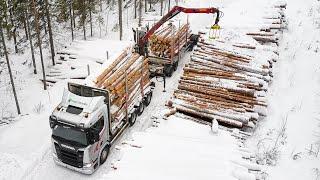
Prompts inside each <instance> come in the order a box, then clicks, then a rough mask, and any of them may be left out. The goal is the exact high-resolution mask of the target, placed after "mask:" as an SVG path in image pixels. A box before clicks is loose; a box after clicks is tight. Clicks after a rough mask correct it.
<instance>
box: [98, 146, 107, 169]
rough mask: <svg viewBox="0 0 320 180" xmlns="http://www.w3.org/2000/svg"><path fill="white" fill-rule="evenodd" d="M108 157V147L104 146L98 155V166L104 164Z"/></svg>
mask: <svg viewBox="0 0 320 180" xmlns="http://www.w3.org/2000/svg"><path fill="white" fill-rule="evenodd" d="M108 155H109V146H108V145H107V146H105V147H104V148H103V150H102V151H101V154H100V165H101V164H103V163H105V162H106V160H107V157H108Z"/></svg>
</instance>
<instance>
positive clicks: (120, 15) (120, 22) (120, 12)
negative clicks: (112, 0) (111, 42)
mask: <svg viewBox="0 0 320 180" xmlns="http://www.w3.org/2000/svg"><path fill="white" fill-rule="evenodd" d="M118 5H119V33H120V34H119V36H120V40H122V0H119V3H118Z"/></svg>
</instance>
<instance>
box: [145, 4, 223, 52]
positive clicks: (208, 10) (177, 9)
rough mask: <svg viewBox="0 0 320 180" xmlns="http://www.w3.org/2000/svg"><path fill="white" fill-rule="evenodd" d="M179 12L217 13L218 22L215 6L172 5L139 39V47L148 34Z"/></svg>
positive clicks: (216, 22) (217, 11) (147, 37)
mask: <svg viewBox="0 0 320 180" xmlns="http://www.w3.org/2000/svg"><path fill="white" fill-rule="evenodd" d="M180 12H184V13H187V14H189V13H204V14H214V13H217V17H216V20H215V24H218V22H219V14H220V11H219V9H217V8H213V7H212V8H184V7H180V6H174V7H173V8H172V9H171V10H170V11H169V12H168V13H167V14H166V15H164V16H163V17H162V18H161V19H160V20H159V21H158V22H157V23H156V24H155V25H154V26H153V27H152V28H151V29H150V30H149V31H148V32H147V33H146V34H145V35H144V36H143V37H142V38H141V39H140V40H139V47H140V48H141V47H144V46H145V44H146V42H147V41H148V39H149V38H150V36H151V35H152V34H153V33H154V32H155V31H156V30H157V29H158V28H159V27H160V26H161V25H162V24H164V23H165V22H166V21H168V20H170V19H171V18H173V17H174V16H176V15H177V14H179V13H180Z"/></svg>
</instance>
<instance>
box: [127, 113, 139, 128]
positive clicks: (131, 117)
mask: <svg viewBox="0 0 320 180" xmlns="http://www.w3.org/2000/svg"><path fill="white" fill-rule="evenodd" d="M136 120H137V113H136V112H133V113H132V114H131V116H130V118H129V125H130V126H133V125H134V123H136Z"/></svg>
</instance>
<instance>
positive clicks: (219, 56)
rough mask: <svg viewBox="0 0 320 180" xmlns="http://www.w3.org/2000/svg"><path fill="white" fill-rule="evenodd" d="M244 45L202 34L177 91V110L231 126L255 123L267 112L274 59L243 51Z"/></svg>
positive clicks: (175, 96)
mask: <svg viewBox="0 0 320 180" xmlns="http://www.w3.org/2000/svg"><path fill="white" fill-rule="evenodd" d="M218 47H219V48H218ZM241 48H242V47H236V46H234V45H231V44H227V43H223V42H220V43H219V42H215V43H214V44H213V42H210V41H209V40H205V39H203V38H200V42H199V43H198V45H197V47H196V48H195V49H194V52H193V54H192V55H191V60H190V62H189V63H188V64H186V65H185V67H184V73H183V75H182V76H181V79H180V81H179V85H178V89H177V90H175V91H174V100H173V103H174V107H175V108H176V109H177V111H179V112H182V113H184V114H188V115H190V116H193V117H198V118H200V119H204V120H208V121H210V122H211V121H212V119H216V120H217V121H218V122H219V123H222V124H225V125H230V126H232V127H238V128H242V127H254V125H255V124H256V123H257V121H258V119H259V117H260V116H265V109H266V107H267V102H266V99H265V94H266V92H267V87H268V83H269V81H270V79H271V75H272V69H271V67H272V62H273V61H272V60H270V59H268V58H264V59H259V60H257V59H256V58H255V57H254V53H252V55H251V54H250V55H244V54H241V53H239V52H242V51H241ZM249 49H250V50H251V51H253V52H255V51H256V49H255V48H249Z"/></svg>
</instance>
